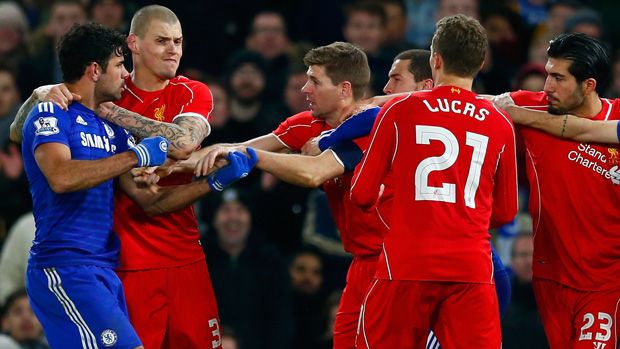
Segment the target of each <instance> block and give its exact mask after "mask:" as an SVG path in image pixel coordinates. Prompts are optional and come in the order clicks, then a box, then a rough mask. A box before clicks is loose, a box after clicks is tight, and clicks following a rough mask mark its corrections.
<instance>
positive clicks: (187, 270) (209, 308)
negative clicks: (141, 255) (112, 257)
mask: <svg viewBox="0 0 620 349" xmlns="http://www.w3.org/2000/svg"><path fill="white" fill-rule="evenodd" d="M117 274H118V276H119V278H120V279H121V281H122V282H123V287H124V289H125V298H126V299H127V308H128V311H129V320H130V321H131V324H132V325H133V326H134V328H135V330H136V332H137V333H138V336H139V337H140V339H141V340H142V344H143V345H144V347H145V348H150V349H158V348H221V347H222V343H221V338H220V320H219V317H218V311H217V303H216V301H215V294H214V293H213V288H212V287H211V279H210V276H209V271H208V270H207V264H206V263H205V261H204V260H201V261H198V262H195V263H192V264H189V265H184V266H182V267H175V268H164V269H151V270H139V271H118V272H117Z"/></svg>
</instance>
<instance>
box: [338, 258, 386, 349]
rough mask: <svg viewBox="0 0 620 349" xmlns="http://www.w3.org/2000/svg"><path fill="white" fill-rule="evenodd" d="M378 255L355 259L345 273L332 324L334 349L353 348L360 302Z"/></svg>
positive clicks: (372, 274) (373, 272) (371, 277)
mask: <svg viewBox="0 0 620 349" xmlns="http://www.w3.org/2000/svg"><path fill="white" fill-rule="evenodd" d="M378 258H379V256H378V255H374V256H368V257H355V258H353V261H352V262H351V266H349V272H348V273H347V286H346V287H345V288H344V291H342V297H341V298H340V304H339V305H338V311H337V313H336V321H335V323H334V349H352V348H355V336H356V333H357V329H358V327H357V326H358V323H359V317H360V309H361V307H362V302H363V301H364V297H365V296H366V292H367V291H368V287H369V286H370V283H371V282H372V280H373V278H374V276H375V271H376V265H377V259H378Z"/></svg>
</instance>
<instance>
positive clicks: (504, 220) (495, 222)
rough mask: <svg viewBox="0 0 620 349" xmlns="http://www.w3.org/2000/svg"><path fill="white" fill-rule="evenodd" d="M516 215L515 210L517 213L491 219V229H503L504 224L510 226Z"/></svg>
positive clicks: (512, 212) (508, 213) (513, 212)
mask: <svg viewBox="0 0 620 349" xmlns="http://www.w3.org/2000/svg"><path fill="white" fill-rule="evenodd" d="M516 215H517V211H516V210H515V211H511V212H507V213H505V214H501V215H497V216H493V217H491V224H490V228H491V229H495V228H499V227H501V226H502V225H504V224H508V223H510V222H512V221H513V219H514V218H515V216H516Z"/></svg>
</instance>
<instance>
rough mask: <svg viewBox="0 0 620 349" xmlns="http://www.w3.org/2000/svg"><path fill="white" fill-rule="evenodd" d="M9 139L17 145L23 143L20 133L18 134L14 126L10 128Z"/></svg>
mask: <svg viewBox="0 0 620 349" xmlns="http://www.w3.org/2000/svg"><path fill="white" fill-rule="evenodd" d="M9 139H10V140H11V141H12V142H15V143H21V141H22V140H21V137H20V134H19V132H17V130H16V129H15V127H14V126H13V125H11V128H10V132H9Z"/></svg>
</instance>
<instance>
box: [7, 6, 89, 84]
mask: <svg viewBox="0 0 620 349" xmlns="http://www.w3.org/2000/svg"><path fill="white" fill-rule="evenodd" d="M86 18H87V16H86V8H85V7H84V5H83V2H81V1H79V0H56V1H54V3H53V4H52V5H51V7H50V12H49V20H48V22H47V23H46V24H44V25H43V26H42V27H40V28H38V29H37V30H36V31H35V33H34V34H33V35H32V38H31V40H30V57H29V58H28V59H27V60H25V61H24V62H23V64H22V65H21V67H20V71H19V77H20V90H21V92H22V95H23V96H30V94H31V93H32V91H33V90H34V89H35V88H37V87H39V86H41V85H47V84H51V83H59V82H61V81H63V78H62V72H61V71H60V64H59V63H58V57H57V55H56V45H57V44H58V42H59V41H60V38H61V37H62V36H63V35H64V34H65V33H66V32H68V31H69V29H71V27H72V26H73V25H74V24H75V23H78V24H82V23H84V22H85V21H86Z"/></svg>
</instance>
